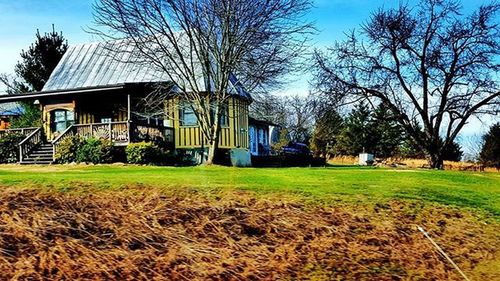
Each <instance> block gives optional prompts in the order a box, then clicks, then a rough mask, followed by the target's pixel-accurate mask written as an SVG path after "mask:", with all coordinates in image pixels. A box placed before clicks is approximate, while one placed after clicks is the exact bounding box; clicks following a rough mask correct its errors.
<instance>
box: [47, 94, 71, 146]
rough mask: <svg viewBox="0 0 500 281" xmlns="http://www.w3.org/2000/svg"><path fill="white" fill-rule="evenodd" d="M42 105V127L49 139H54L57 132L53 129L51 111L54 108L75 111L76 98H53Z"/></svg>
mask: <svg viewBox="0 0 500 281" xmlns="http://www.w3.org/2000/svg"><path fill="white" fill-rule="evenodd" d="M41 106H42V128H43V132H44V134H45V136H46V137H47V140H52V139H54V137H55V133H54V132H53V130H52V116H51V113H52V111H54V110H67V111H71V112H75V101H74V100H52V101H50V102H49V101H47V102H45V103H43V104H41Z"/></svg>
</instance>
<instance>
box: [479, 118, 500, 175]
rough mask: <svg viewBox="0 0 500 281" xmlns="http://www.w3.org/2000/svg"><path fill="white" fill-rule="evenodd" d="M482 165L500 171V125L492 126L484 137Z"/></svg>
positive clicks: (480, 157) (481, 156) (480, 155)
mask: <svg viewBox="0 0 500 281" xmlns="http://www.w3.org/2000/svg"><path fill="white" fill-rule="evenodd" d="M479 160H480V161H481V163H483V164H484V165H486V166H488V167H495V168H497V169H500V123H497V124H495V125H493V126H491V128H490V130H489V131H488V133H487V134H486V135H484V136H483V147H482V149H481V153H480V154H479Z"/></svg>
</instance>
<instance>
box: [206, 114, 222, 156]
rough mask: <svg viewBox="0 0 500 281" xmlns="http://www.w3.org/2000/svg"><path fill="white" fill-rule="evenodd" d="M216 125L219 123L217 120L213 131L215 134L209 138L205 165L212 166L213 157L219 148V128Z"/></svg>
mask: <svg viewBox="0 0 500 281" xmlns="http://www.w3.org/2000/svg"><path fill="white" fill-rule="evenodd" d="M218 123H219V121H218V120H217V123H216V125H215V128H214V130H213V131H214V132H215V133H213V134H212V137H211V138H210V140H209V142H208V144H209V147H208V155H207V162H206V163H205V164H207V165H213V164H214V160H215V156H216V154H217V151H218V148H219V131H220V127H219V125H218Z"/></svg>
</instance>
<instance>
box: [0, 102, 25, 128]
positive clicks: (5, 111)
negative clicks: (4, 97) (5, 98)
mask: <svg viewBox="0 0 500 281" xmlns="http://www.w3.org/2000/svg"><path fill="white" fill-rule="evenodd" d="M21 111H22V110H21V107H20V106H19V105H18V104H17V103H14V102H9V103H4V104H0V130H5V129H9V127H10V122H11V120H12V118H16V117H18V116H19V115H21V113H22V112H21Z"/></svg>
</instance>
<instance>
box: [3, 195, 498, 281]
mask: <svg viewBox="0 0 500 281" xmlns="http://www.w3.org/2000/svg"><path fill="white" fill-rule="evenodd" d="M416 224H419V225H422V226H424V227H425V228H426V229H427V230H428V231H429V232H430V233H431V235H432V236H433V237H435V239H436V241H437V242H438V243H439V244H440V245H441V246H442V247H443V248H444V249H445V250H446V251H447V252H448V253H449V255H450V256H451V257H452V258H453V259H454V260H455V261H456V262H457V263H458V264H459V266H460V267H462V269H463V270H464V271H465V272H466V273H467V274H469V275H470V276H471V277H475V279H477V280H495V278H497V279H496V280H498V278H499V277H500V276H499V275H495V274H496V273H498V272H496V271H494V270H495V269H492V268H494V266H495V265H498V262H495V259H496V260H497V261H498V256H497V254H498V252H497V251H498V245H499V243H500V237H499V234H498V233H496V232H495V229H498V222H497V221H494V220H493V221H489V222H488V221H486V222H485V221H481V218H478V217H476V216H474V215H473V214H470V213H464V212H461V211H458V210H457V209H452V208H445V207H438V206H434V207H432V206H425V205H423V204H421V203H408V202H401V201H391V202H390V203H388V204H378V205H374V206H366V205H365V206H357V207H356V206H350V207H349V206H337V207H335V206H334V207H313V206H310V205H304V204H302V203H300V202H292V201H283V200H277V199H276V200H274V199H273V200H272V201H267V200H264V199H259V200H257V199H254V198H253V197H252V196H251V195H249V194H246V193H238V194H233V195H230V196H229V195H228V196H225V197H223V198H219V199H217V200H216V199H205V198H202V197H201V196H199V195H193V194H191V195H189V194H188V195H183V196H165V195H162V194H159V193H155V192H153V191H141V190H138V191H134V192H132V193H130V192H128V193H126V192H113V193H111V192H110V193H105V192H97V193H94V194H89V193H84V194H82V193H78V194H77V193H71V194H68V193H66V194H65V193H43V192H39V191H18V190H4V191H2V192H1V193H0V279H1V280H276V279H281V280H282V279H312V280H336V279H342V280H460V277H459V275H457V274H456V272H455V271H454V270H453V269H452V268H451V267H450V266H449V265H448V264H447V263H446V262H445V261H444V259H443V258H442V257H440V256H439V254H437V253H436V252H435V250H434V249H433V248H432V246H431V245H430V244H429V243H428V241H426V240H425V239H424V238H423V237H422V235H421V234H420V233H419V232H418V231H417V230H416V229H415V225H416ZM476 269H480V270H476Z"/></svg>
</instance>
